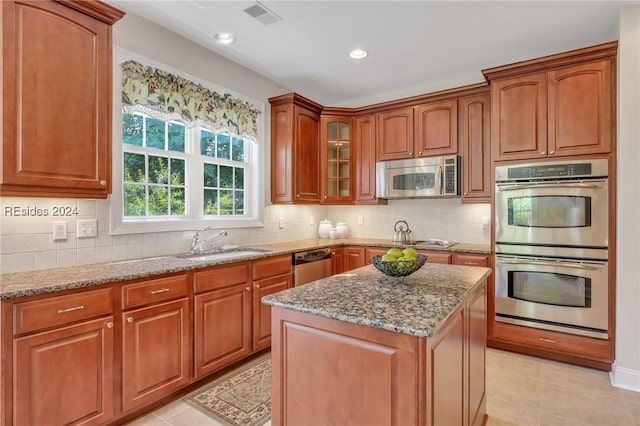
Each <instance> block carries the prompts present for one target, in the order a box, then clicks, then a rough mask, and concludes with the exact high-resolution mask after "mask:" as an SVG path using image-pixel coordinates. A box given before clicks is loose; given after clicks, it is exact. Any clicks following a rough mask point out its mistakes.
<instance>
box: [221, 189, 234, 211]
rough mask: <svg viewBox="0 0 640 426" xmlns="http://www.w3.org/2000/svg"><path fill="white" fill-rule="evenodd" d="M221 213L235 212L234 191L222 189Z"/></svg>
mask: <svg viewBox="0 0 640 426" xmlns="http://www.w3.org/2000/svg"><path fill="white" fill-rule="evenodd" d="M219 214H220V215H230V214H233V191H222V190H221V191H220V213H219Z"/></svg>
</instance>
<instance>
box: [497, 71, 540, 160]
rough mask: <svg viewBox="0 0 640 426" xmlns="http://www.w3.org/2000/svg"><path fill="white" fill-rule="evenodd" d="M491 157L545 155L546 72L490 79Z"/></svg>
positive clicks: (506, 158) (518, 158)
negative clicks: (491, 80)
mask: <svg viewBox="0 0 640 426" xmlns="http://www.w3.org/2000/svg"><path fill="white" fill-rule="evenodd" d="M491 122H492V124H491V139H492V141H493V142H492V147H491V157H492V159H493V160H494V161H495V160H512V159H513V160H520V159H527V158H543V157H546V156H547V74H546V73H538V74H531V75H527V76H524V77H515V78H506V79H504V80H496V81H493V82H491Z"/></svg>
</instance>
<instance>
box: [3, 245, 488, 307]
mask: <svg viewBox="0 0 640 426" xmlns="http://www.w3.org/2000/svg"><path fill="white" fill-rule="evenodd" d="M352 245H357V246H366V247H391V246H393V244H392V243H391V241H389V240H384V239H370V238H347V239H336V240H329V239H308V240H297V241H284V242H274V243H266V244H257V245H251V246H249V247H251V248H256V249H259V250H263V251H256V252H255V253H251V254H247V255H243V256H239V257H234V258H232V259H217V260H207V261H194V260H190V259H189V258H183V257H179V255H169V256H163V257H154V258H145V259H138V260H126V261H120V262H111V263H98V264H89V265H79V266H70V267H65V268H54V269H43V270H36V271H26V272H14V273H8V274H1V275H0V300H6V299H15V298H18V297H25V296H34V295H39V294H47V293H53V292H57V291H64V290H72V289H78V288H84V287H91V286H95V285H100V284H107V283H112V282H122V281H128V280H133V279H138V278H147V277H153V276H157V275H163V274H169V273H177V272H183V271H189V270H194V269H201V268H206V267H212V266H217V265H224V264H230V263H236V262H243V261H249V260H257V259H262V258H267V257H273V256H280V255H286V254H291V253H295V252H298V251H302V250H311V249H315V248H328V247H340V246H352ZM415 247H416V248H418V249H428V250H442V251H451V252H464V253H484V254H489V253H491V250H490V248H489V245H488V244H463V243H461V244H456V245H454V246H452V247H449V248H443V247H431V246H429V247H428V248H427V247H424V246H415ZM239 250H241V249H239Z"/></svg>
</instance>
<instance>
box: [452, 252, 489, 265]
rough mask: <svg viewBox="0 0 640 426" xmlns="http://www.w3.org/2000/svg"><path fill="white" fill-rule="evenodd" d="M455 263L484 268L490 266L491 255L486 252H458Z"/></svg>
mask: <svg viewBox="0 0 640 426" xmlns="http://www.w3.org/2000/svg"><path fill="white" fill-rule="evenodd" d="M454 263H455V264H456V265H467V266H481V267H484V268H490V266H489V255H486V254H469V253H456V255H455V261H454Z"/></svg>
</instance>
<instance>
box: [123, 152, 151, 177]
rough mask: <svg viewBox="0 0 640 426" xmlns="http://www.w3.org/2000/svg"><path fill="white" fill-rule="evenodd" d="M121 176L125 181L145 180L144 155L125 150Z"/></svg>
mask: <svg viewBox="0 0 640 426" xmlns="http://www.w3.org/2000/svg"><path fill="white" fill-rule="evenodd" d="M123 176H124V181H125V182H145V181H146V178H145V171H144V155H142V154H132V153H130V152H125V153H124V167H123Z"/></svg>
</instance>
